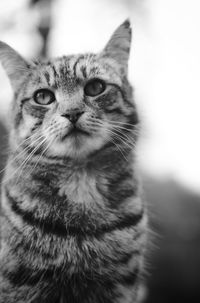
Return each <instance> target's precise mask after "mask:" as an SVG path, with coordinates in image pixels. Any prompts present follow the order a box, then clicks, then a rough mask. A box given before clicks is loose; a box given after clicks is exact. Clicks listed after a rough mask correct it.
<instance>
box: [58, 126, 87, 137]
mask: <svg viewBox="0 0 200 303" xmlns="http://www.w3.org/2000/svg"><path fill="white" fill-rule="evenodd" d="M83 135H84V136H90V133H89V132H87V131H86V130H83V129H81V128H79V127H77V126H73V127H72V128H71V129H70V131H68V132H67V134H66V135H64V136H63V137H62V141H63V140H65V139H66V138H71V137H74V138H78V137H79V136H83Z"/></svg>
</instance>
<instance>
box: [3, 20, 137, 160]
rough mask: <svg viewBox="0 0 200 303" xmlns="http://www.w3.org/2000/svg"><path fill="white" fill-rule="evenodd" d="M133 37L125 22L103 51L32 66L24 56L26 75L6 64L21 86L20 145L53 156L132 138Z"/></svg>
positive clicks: (80, 153) (16, 108)
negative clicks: (130, 60)
mask: <svg viewBox="0 0 200 303" xmlns="http://www.w3.org/2000/svg"><path fill="white" fill-rule="evenodd" d="M130 36H131V33H130V27H129V24H128V23H127V22H126V23H124V24H122V25H121V26H120V27H119V28H118V29H117V31H116V32H115V33H114V35H113V36H112V38H111V40H110V41H109V43H108V44H107V46H106V48H105V49H104V51H102V52H101V53H99V54H96V55H95V54H86V55H74V56H68V57H61V58H57V59H54V60H51V61H49V62H46V63H45V62H43V63H37V64H36V63H35V64H31V65H30V66H27V63H26V66H25V63H24V61H23V59H22V58H21V57H19V58H17V60H18V62H19V63H18V64H19V65H20V64H21V65H23V68H22V66H21V75H20V69H18V73H16V71H13V72H12V71H11V70H10V66H8V65H7V66H6V64H4V67H5V69H7V73H8V75H9V77H10V79H11V84H12V85H13V86H14V89H15V91H16V100H15V103H14V104H13V113H14V115H13V116H14V117H13V121H14V123H13V128H12V136H13V140H14V141H15V142H16V145H19V144H22V142H23V141H24V144H25V145H28V146H30V147H31V148H32V150H34V149H35V151H37V150H42V152H44V153H47V154H48V155H51V156H53V157H56V156H59V157H63V156H69V157H74V158H80V157H85V156H87V155H88V154H90V153H91V152H94V151H96V150H99V149H101V148H102V147H103V146H105V144H107V143H109V142H110V143H113V144H117V143H116V140H117V142H118V143H119V142H120V137H121V143H122V144H123V142H124V141H127V140H126V137H125V136H123V134H124V132H125V131H126V129H127V130H130V129H131V125H133V126H134V124H135V123H136V122H137V121H136V119H135V118H136V110H135V106H134V104H133V102H132V100H131V98H132V96H131V87H130V85H129V84H128V81H127V79H126V72H127V61H128V54H129V48H130V38H131V37H130ZM10 52H14V51H13V50H12V49H11V50H10ZM8 53H9V52H8ZM8 55H9V56H10V57H11V55H12V54H11V53H10V54H8ZM15 56H18V55H17V54H15ZM0 57H1V56H0ZM20 60H21V61H20ZM2 63H4V62H2ZM7 64H8V63H7ZM126 136H127V135H126ZM116 137H118V139H116Z"/></svg>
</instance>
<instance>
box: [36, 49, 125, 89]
mask: <svg viewBox="0 0 200 303" xmlns="http://www.w3.org/2000/svg"><path fill="white" fill-rule="evenodd" d="M95 77H98V78H103V79H104V80H107V81H112V82H115V83H116V84H118V85H120V84H121V79H120V74H119V73H118V66H117V64H115V62H114V61H113V60H112V59H108V58H105V57H101V56H98V55H95V54H83V55H72V56H63V57H58V58H55V59H51V60H49V61H48V62H43V63H39V64H38V65H37V66H36V72H35V73H34V78H35V79H36V81H37V82H38V83H44V82H45V83H47V85H48V86H55V87H56V86H60V85H63V84H65V85H74V84H76V83H77V82H78V81H81V80H82V81H84V80H89V79H91V78H95Z"/></svg>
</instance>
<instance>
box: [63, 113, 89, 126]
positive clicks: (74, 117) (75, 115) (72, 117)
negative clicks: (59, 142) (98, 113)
mask: <svg viewBox="0 0 200 303" xmlns="http://www.w3.org/2000/svg"><path fill="white" fill-rule="evenodd" d="M83 113H84V112H83V111H73V112H70V113H67V114H64V115H62V116H63V117H65V118H67V119H68V120H69V121H70V122H71V123H72V124H75V123H76V122H77V121H78V119H79V118H80V116H81V115H82V114H83Z"/></svg>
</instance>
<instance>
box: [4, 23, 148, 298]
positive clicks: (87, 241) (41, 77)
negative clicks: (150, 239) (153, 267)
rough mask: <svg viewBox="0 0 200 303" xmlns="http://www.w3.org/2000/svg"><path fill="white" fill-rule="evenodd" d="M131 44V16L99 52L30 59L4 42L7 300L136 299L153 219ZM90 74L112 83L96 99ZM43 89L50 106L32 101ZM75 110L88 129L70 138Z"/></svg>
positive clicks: (5, 296) (5, 294) (80, 124)
mask: <svg viewBox="0 0 200 303" xmlns="http://www.w3.org/2000/svg"><path fill="white" fill-rule="evenodd" d="M130 41H131V30H130V24H129V22H128V21H126V22H125V23H123V24H122V25H121V26H120V27H119V28H118V29H117V30H116V31H115V33H114V35H113V36H112V38H111V40H110V41H109V42H108V44H107V46H106V47H105V49H104V50H103V51H102V52H101V53H99V54H84V55H72V56H68V57H61V58H56V59H52V60H50V61H46V62H34V63H29V64H28V63H27V62H26V61H25V60H24V59H22V58H21V57H20V56H19V55H18V54H17V53H16V52H15V51H14V50H12V49H11V48H10V47H9V46H7V45H6V44H4V43H1V44H0V60H1V61H2V64H3V66H4V68H5V70H6V71H7V73H8V76H9V77H10V80H11V84H12V86H13V89H14V92H15V100H14V101H13V104H12V109H11V117H12V119H11V122H10V149H11V152H10V155H9V158H8V162H7V166H6V171H5V175H4V178H3V182H2V199H1V206H2V211H1V221H0V222H1V250H0V303H14V302H15V303H17V302H20V303H37V302H40V303H44V302H46V303H47V302H48V303H114V302H115V303H133V302H134V303H136V302H137V303H138V302H139V293H140V287H141V283H142V282H141V280H142V273H143V268H144V261H143V259H144V250H145V243H146V224H147V223H146V222H147V216H146V210H145V207H144V204H143V201H142V199H141V191H140V181H139V178H138V174H137V171H136V165H135V144H136V142H137V138H138V134H139V121H138V115H137V110H136V106H135V103H134V102H133V96H132V88H131V86H130V84H129V82H128V80H127V64H128V55H129V49H130ZM13 54H14V55H13ZM9 62H11V63H9ZM20 71H21V77H20V74H19V72H20ZM93 78H99V79H102V80H103V81H105V83H106V89H105V91H104V92H102V93H101V94H99V95H97V96H95V97H91V96H87V95H85V94H84V86H85V85H86V83H87V81H88V80H90V79H93ZM42 88H48V89H50V90H51V91H52V92H53V93H54V94H55V98H56V100H55V101H54V102H53V103H51V104H49V105H39V104H37V103H35V101H34V100H33V94H34V92H35V91H36V90H38V89H42ZM75 110H76V111H77V110H79V111H81V116H80V118H79V119H78V122H77V123H76V124H77V125H78V128H79V129H81V131H82V132H81V133H79V134H78V135H76V134H74V135H73V134H72V135H70V131H71V128H72V125H71V122H70V121H69V119H68V118H66V117H69V114H70V113H71V112H74V111H75Z"/></svg>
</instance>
